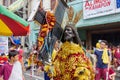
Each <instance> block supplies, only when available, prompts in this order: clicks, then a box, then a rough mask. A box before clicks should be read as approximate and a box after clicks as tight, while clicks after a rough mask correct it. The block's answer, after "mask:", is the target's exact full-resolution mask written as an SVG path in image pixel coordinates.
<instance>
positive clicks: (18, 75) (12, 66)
mask: <svg viewBox="0 0 120 80" xmlns="http://www.w3.org/2000/svg"><path fill="white" fill-rule="evenodd" d="M8 56H9V62H8V63H7V64H5V65H3V66H1V67H0V78H3V80H23V76H22V67H21V64H20V62H19V61H18V52H17V51H16V50H11V51H9V54H8Z"/></svg>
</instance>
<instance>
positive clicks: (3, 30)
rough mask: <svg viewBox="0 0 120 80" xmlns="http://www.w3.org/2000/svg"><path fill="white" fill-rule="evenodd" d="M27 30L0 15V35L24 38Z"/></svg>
mask: <svg viewBox="0 0 120 80" xmlns="http://www.w3.org/2000/svg"><path fill="white" fill-rule="evenodd" d="M27 32H28V30H27V29H26V28H25V27H24V26H23V25H22V24H20V23H19V22H17V21H15V20H13V19H11V18H9V17H7V16H4V15H2V14H0V35H3V36H12V35H14V36H25V35H26V34H27Z"/></svg>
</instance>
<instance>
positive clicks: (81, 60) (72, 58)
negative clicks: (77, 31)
mask: <svg viewBox="0 0 120 80" xmlns="http://www.w3.org/2000/svg"><path fill="white" fill-rule="evenodd" d="M52 63H53V66H54V70H53V75H50V76H52V77H53V79H54V80H75V79H76V78H77V79H78V80H94V71H93V68H92V63H91V62H90V60H89V59H88V58H87V57H86V56H85V54H84V52H83V49H82V48H81V47H80V46H79V45H77V44H75V43H69V42H65V43H63V44H62V46H61V48H60V50H59V52H58V53H57V55H56V57H55V59H54V60H53V62H52ZM81 71H82V73H81Z"/></svg>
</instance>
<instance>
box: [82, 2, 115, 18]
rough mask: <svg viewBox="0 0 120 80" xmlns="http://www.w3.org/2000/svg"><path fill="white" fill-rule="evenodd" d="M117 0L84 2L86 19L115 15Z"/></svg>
mask: <svg viewBox="0 0 120 80" xmlns="http://www.w3.org/2000/svg"><path fill="white" fill-rule="evenodd" d="M114 12H115V0H89V1H88V0H86V1H84V2H83V17H84V19H89V18H94V17H98V16H103V15H108V14H113V13H114Z"/></svg>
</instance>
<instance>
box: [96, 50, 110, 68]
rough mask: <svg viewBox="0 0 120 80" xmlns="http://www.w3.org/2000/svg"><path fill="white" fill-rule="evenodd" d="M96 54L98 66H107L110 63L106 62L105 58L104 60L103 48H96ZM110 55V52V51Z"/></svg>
mask: <svg viewBox="0 0 120 80" xmlns="http://www.w3.org/2000/svg"><path fill="white" fill-rule="evenodd" d="M94 54H95V55H96V56H97V63H96V67H97V68H107V67H108V64H104V63H103V60H102V54H103V50H97V49H96V50H95V52H94ZM108 56H109V52H108Z"/></svg>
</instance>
